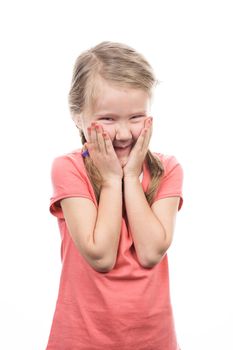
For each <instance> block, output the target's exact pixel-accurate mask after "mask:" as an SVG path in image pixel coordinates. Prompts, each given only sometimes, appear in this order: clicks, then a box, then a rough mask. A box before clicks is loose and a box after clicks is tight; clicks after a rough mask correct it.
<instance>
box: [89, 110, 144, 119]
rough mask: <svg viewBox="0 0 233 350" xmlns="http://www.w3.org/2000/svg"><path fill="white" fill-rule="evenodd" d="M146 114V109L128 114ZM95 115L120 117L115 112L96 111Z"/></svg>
mask: <svg viewBox="0 0 233 350" xmlns="http://www.w3.org/2000/svg"><path fill="white" fill-rule="evenodd" d="M143 114H146V111H138V112H135V113H131V114H130V115H129V116H132V115H143ZM95 116H96V117H115V118H121V116H119V115H117V114H115V113H96V114H95Z"/></svg>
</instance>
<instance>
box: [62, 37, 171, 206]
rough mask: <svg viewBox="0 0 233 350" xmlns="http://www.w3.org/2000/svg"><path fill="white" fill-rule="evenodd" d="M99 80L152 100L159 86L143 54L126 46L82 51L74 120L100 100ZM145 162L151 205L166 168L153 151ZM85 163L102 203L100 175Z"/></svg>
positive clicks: (72, 97) (73, 93) (72, 94)
mask: <svg viewBox="0 0 233 350" xmlns="http://www.w3.org/2000/svg"><path fill="white" fill-rule="evenodd" d="M99 78H101V79H104V80H105V81H108V82H110V83H112V84H115V85H117V86H127V87H131V88H134V89H135V88H136V89H141V90H144V91H146V92H147V93H148V96H149V97H152V90H153V87H154V86H155V84H156V83H157V80H156V79H155V76H154V73H153V70H152V67H151V66H150V64H149V63H148V62H147V61H146V59H145V58H144V57H143V56H142V55H141V54H139V53H138V52H136V51H135V50H134V49H133V48H131V47H129V46H127V45H125V44H121V43H115V42H109V41H104V42H102V43H100V44H98V45H97V46H95V47H93V48H91V49H89V50H87V51H85V52H83V53H82V54H81V55H80V56H79V57H78V58H77V60H76V62H75V65H74V69H73V77H72V81H71V88H70V91H69V96H68V97H69V108H70V112H71V116H72V118H73V120H74V121H75V120H76V116H77V115H79V114H81V113H82V112H83V111H84V110H86V109H91V108H92V107H93V105H94V103H95V101H96V98H97V97H98V81H99V80H100V79H99ZM79 132H80V137H81V142H82V144H83V145H84V144H85V142H87V140H86V138H85V135H84V133H83V131H82V130H81V129H80V128H79ZM145 162H146V165H147V167H148V170H149V173H150V176H151V181H150V184H149V187H148V189H147V191H146V193H145V195H146V199H147V201H148V203H149V204H152V200H153V197H154V195H155V192H156V190H157V188H158V186H159V182H160V180H161V177H162V175H163V174H164V168H163V165H162V163H161V161H160V160H159V158H158V157H156V156H155V155H153V154H152V153H151V151H150V150H148V152H147V154H146V157H145ZM84 164H85V167H86V169H87V174H88V176H89V178H90V181H91V183H92V186H93V189H94V192H95V196H96V199H97V202H99V197H100V191H101V183H102V181H101V175H100V173H99V171H98V169H97V168H96V167H95V165H94V163H93V161H92V160H91V158H90V157H85V158H84Z"/></svg>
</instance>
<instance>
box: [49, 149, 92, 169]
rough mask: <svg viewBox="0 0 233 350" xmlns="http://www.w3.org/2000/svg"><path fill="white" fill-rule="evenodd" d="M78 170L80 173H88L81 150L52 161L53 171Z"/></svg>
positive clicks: (57, 157)
mask: <svg viewBox="0 0 233 350" xmlns="http://www.w3.org/2000/svg"><path fill="white" fill-rule="evenodd" d="M69 168H70V169H72V168H73V169H76V170H77V171H78V172H81V173H86V171H85V165H84V162H83V157H82V154H81V149H75V150H73V151H71V152H67V153H64V154H62V155H59V156H56V157H55V158H54V159H53V161H52V170H63V171H64V170H66V169H69Z"/></svg>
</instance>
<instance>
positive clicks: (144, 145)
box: [123, 117, 152, 178]
mask: <svg viewBox="0 0 233 350" xmlns="http://www.w3.org/2000/svg"><path fill="white" fill-rule="evenodd" d="M151 135H152V118H151V117H150V118H147V119H146V120H145V124H144V128H143V129H142V131H141V134H140V135H139V137H138V139H137V142H136V144H135V145H134V147H133V148H132V150H131V152H130V155H129V158H128V161H127V163H126V165H125V166H124V168H123V172H124V178H126V177H139V176H140V174H141V172H142V165H143V162H144V159H145V156H146V153H147V151H148V146H149V143H150V138H151Z"/></svg>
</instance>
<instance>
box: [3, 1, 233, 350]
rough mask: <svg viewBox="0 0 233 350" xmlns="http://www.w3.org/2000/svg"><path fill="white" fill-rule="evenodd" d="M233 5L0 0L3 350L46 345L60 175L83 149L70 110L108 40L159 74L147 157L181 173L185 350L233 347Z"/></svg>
mask: <svg viewBox="0 0 233 350" xmlns="http://www.w3.org/2000/svg"><path fill="white" fill-rule="evenodd" d="M230 6H231V1H226V0H221V1H214V0H212V1H207V0H202V1H201V0H196V1H188V0H186V1H185V0H183V1H182V0H177V1H172V0H171V1H168V0H163V1H162V0H161V1H149V0H148V1H146V0H145V1H135V0H133V1H129V0H128V1H119V0H118V1H103V0H102V1H101V0H99V1H69V0H66V1H59V0H57V1H49V0H47V1H10V0H9V1H1V3H0V35H1V41H0V45H1V55H0V59H1V64H0V84H1V87H0V88H1V91H0V99H1V103H0V108H1V111H0V116H1V125H0V133H1V135H0V140H1V172H0V175H1V248H0V249H1V254H0V259H1V260H0V269H1V272H0V276H1V277H0V278H1V279H0V282H1V288H0V293H1V295H0V315H1V316H0V317H1V319H0V322H1V325H0V330H1V336H0V337H1V338H0V348H1V349H4V350H10V349H12V350H13V349H14V350H15V349H20V350H21V349H22V350H41V349H45V347H46V344H47V339H48V335H49V331H50V326H51V322H52V316H53V312H54V308H55V302H56V296H57V291H58V284H59V276H60V269H61V263H60V236H59V231H58V226H57V222H56V219H55V218H54V217H52V215H51V214H50V213H49V211H48V205H49V198H50V196H51V195H52V188H51V183H50V167H51V162H52V160H53V158H54V157H55V156H57V155H60V154H63V153H65V152H68V151H71V150H73V149H75V148H77V147H79V146H80V141H79V135H78V132H77V129H76V128H75V126H74V124H73V122H72V120H71V118H70V115H69V111H68V104H67V94H68V90H69V87H70V80H71V74H72V69H73V64H74V61H75V59H76V57H77V56H78V55H79V54H80V53H81V52H82V51H83V50H86V49H88V48H90V47H91V46H94V45H96V44H97V43H99V42H101V41H103V40H111V41H119V42H124V43H126V44H129V45H131V46H133V47H134V48H135V49H137V50H138V51H140V52H142V53H143V54H144V55H145V56H146V58H147V59H148V60H149V61H150V63H151V64H152V66H153V67H154V70H155V72H156V75H157V78H158V79H159V80H160V81H161V84H160V85H159V86H158V87H157V88H156V93H155V99H154V106H153V116H154V118H155V124H154V134H153V139H152V141H151V146H150V148H151V149H152V150H155V151H158V152H162V153H168V154H173V155H175V156H176V157H177V159H178V160H179V161H180V163H181V164H182V166H183V169H184V174H185V179H184V205H183V208H182V209H181V211H180V212H179V213H178V216H177V224H176V231H175V237H174V242H173V245H172V247H171V249H170V251H169V259H170V282H171V296H172V303H173V309H174V315H175V322H176V329H177V336H178V339H179V342H180V345H181V348H182V350H197V349H198V350H207V349H211V350H215V349H216V350H219V349H224V350H231V349H233V339H232V336H231V335H230V333H231V331H232V318H233V303H232V295H233V284H232V266H233V261H232V260H233V259H232V243H233V240H232V235H233V230H232V205H231V204H232V195H233V191H232V178H233V171H232V154H231V152H232V141H231V137H232V126H231V125H232V124H231V119H232V116H233V114H232V112H233V108H232V97H233V96H232V95H233V94H232V84H233V69H232V62H233V50H232V34H231V33H232V32H233V24H232V23H233V22H232V15H233V13H232V10H231V7H230ZM164 350H166V349H164Z"/></svg>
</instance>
